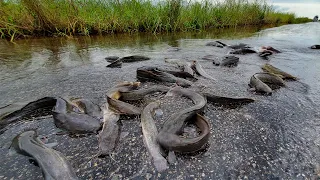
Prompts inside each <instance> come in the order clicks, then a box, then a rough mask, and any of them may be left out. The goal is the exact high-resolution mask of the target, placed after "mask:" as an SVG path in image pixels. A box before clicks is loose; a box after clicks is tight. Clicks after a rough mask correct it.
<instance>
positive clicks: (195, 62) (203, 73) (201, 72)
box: [191, 61, 216, 80]
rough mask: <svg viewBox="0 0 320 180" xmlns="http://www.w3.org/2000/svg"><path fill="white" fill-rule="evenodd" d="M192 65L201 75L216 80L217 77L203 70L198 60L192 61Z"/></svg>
mask: <svg viewBox="0 0 320 180" xmlns="http://www.w3.org/2000/svg"><path fill="white" fill-rule="evenodd" d="M191 67H192V69H193V70H195V71H196V72H197V73H198V74H199V75H201V76H203V77H205V78H207V79H211V80H216V79H215V78H213V77H211V76H210V75H209V74H207V73H206V72H205V71H204V70H203V68H202V66H201V65H200V63H199V62H197V61H192V66H191Z"/></svg>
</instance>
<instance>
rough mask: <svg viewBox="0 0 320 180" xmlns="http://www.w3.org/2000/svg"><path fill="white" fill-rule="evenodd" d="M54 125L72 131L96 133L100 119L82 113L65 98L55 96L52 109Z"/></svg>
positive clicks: (99, 125) (99, 126)
mask: <svg viewBox="0 0 320 180" xmlns="http://www.w3.org/2000/svg"><path fill="white" fill-rule="evenodd" d="M52 115H53V119H54V124H55V125H56V127H58V128H61V129H64V130H67V131H68V132H72V133H89V132H93V133H96V132H97V131H98V130H99V129H100V128H101V121H100V119H98V118H97V117H93V116H90V115H88V114H86V113H82V112H81V110H78V108H77V107H74V106H72V104H70V103H68V102H67V101H66V100H65V99H62V98H57V102H56V105H55V107H54V108H53V110H52Z"/></svg>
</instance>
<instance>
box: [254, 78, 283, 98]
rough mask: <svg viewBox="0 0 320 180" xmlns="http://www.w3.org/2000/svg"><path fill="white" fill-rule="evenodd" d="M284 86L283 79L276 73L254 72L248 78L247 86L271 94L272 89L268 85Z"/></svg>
mask: <svg viewBox="0 0 320 180" xmlns="http://www.w3.org/2000/svg"><path fill="white" fill-rule="evenodd" d="M268 84H269V85H277V86H285V83H284V81H283V80H282V79H281V78H280V77H279V76H277V75H274V74H270V73H256V74H254V75H253V76H251V78H250V83H249V86H250V87H252V88H254V89H255V90H256V91H257V92H262V93H266V94H271V93H272V89H271V87H270V86H269V85H268Z"/></svg>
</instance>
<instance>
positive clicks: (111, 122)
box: [98, 104, 121, 156]
mask: <svg viewBox="0 0 320 180" xmlns="http://www.w3.org/2000/svg"><path fill="white" fill-rule="evenodd" d="M119 119H120V115H119V114H117V113H115V112H114V111H112V110H110V109H109V108H108V104H105V105H104V108H103V126H102V130H101V131H100V133H99V135H98V143H99V156H104V155H108V154H111V153H112V152H113V151H114V149H115V147H116V145H117V142H118V140H119V135H120V132H121V131H120V122H119Z"/></svg>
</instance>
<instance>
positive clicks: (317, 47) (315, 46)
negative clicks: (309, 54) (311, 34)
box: [310, 44, 320, 49]
mask: <svg viewBox="0 0 320 180" xmlns="http://www.w3.org/2000/svg"><path fill="white" fill-rule="evenodd" d="M310 48H311V49H320V45H317V44H316V45H313V46H311V47H310Z"/></svg>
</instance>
